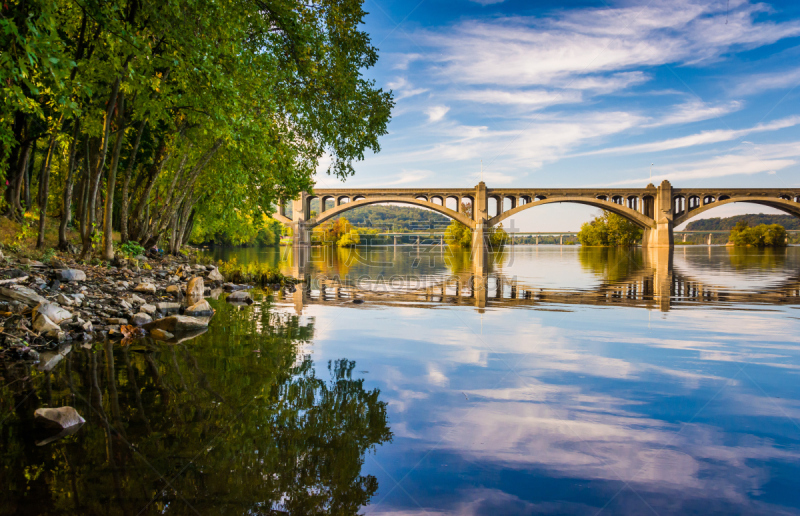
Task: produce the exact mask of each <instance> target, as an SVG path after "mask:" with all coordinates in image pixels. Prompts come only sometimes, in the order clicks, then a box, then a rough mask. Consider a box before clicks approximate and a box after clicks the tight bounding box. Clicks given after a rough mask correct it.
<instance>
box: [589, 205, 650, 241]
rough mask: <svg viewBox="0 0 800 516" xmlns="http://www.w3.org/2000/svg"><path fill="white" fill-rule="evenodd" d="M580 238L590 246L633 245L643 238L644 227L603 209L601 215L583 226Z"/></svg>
mask: <svg viewBox="0 0 800 516" xmlns="http://www.w3.org/2000/svg"><path fill="white" fill-rule="evenodd" d="M578 240H579V241H580V243H581V245H583V246H590V247H624V246H632V245H636V244H637V243H639V242H640V241H641V240H642V229H641V228H639V227H638V226H637V225H636V224H634V223H633V222H631V221H629V220H628V219H626V218H625V217H622V216H620V215H617V214H616V213H611V212H608V211H603V214H602V215H601V216H599V217H595V218H594V220H593V221H591V222H586V223H584V224H583V225H582V226H581V230H580V232H579V233H578Z"/></svg>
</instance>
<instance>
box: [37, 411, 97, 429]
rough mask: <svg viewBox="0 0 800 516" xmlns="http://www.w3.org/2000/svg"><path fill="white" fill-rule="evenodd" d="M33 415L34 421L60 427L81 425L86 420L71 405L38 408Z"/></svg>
mask: <svg viewBox="0 0 800 516" xmlns="http://www.w3.org/2000/svg"><path fill="white" fill-rule="evenodd" d="M33 416H34V417H35V418H36V421H39V422H41V423H43V424H45V425H47V426H54V427H58V428H61V429H64V428H69V427H71V426H75V425H82V424H84V423H85V422H86V421H85V420H84V419H83V418H82V417H81V415H80V414H78V411H77V410H75V409H74V408H72V407H59V408H40V409H36V412H34V413H33Z"/></svg>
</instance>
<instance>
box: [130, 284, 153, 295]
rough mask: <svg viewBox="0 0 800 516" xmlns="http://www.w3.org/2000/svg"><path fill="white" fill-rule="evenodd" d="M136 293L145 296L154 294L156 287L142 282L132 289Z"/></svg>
mask: <svg viewBox="0 0 800 516" xmlns="http://www.w3.org/2000/svg"><path fill="white" fill-rule="evenodd" d="M133 290H134V291H136V292H144V293H145V294H155V293H156V286H155V285H153V284H152V283H146V282H142V283H139V284H138V285H136V288H134V289H133Z"/></svg>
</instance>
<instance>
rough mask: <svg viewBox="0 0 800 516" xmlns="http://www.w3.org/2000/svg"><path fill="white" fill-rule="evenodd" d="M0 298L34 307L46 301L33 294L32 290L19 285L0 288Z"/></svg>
mask: <svg viewBox="0 0 800 516" xmlns="http://www.w3.org/2000/svg"><path fill="white" fill-rule="evenodd" d="M0 297H2V298H4V299H9V300H11V301H19V302H20V303H25V304H26V305H28V306H36V305H38V304H39V303H46V302H47V299H45V298H43V297H42V296H40V295H39V294H37V293H36V292H34V291H33V290H32V289H30V288H28V287H23V286H20V285H12V286H9V287H0Z"/></svg>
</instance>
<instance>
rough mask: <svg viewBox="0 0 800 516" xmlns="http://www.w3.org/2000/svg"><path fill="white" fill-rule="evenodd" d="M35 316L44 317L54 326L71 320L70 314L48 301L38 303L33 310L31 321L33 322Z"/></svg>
mask: <svg viewBox="0 0 800 516" xmlns="http://www.w3.org/2000/svg"><path fill="white" fill-rule="evenodd" d="M37 314H43V315H46V316H47V318H48V319H50V320H51V321H53V322H54V323H56V324H61V323H62V322H63V321H66V320H67V319H72V314H71V313H69V312H68V311H66V310H64V309H63V308H61V307H60V306H58V305H57V304H55V303H50V302H49V301H45V302H44V303H39V304H38V305H36V308H34V309H33V316H32V319H34V320H35V319H36V316H37Z"/></svg>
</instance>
